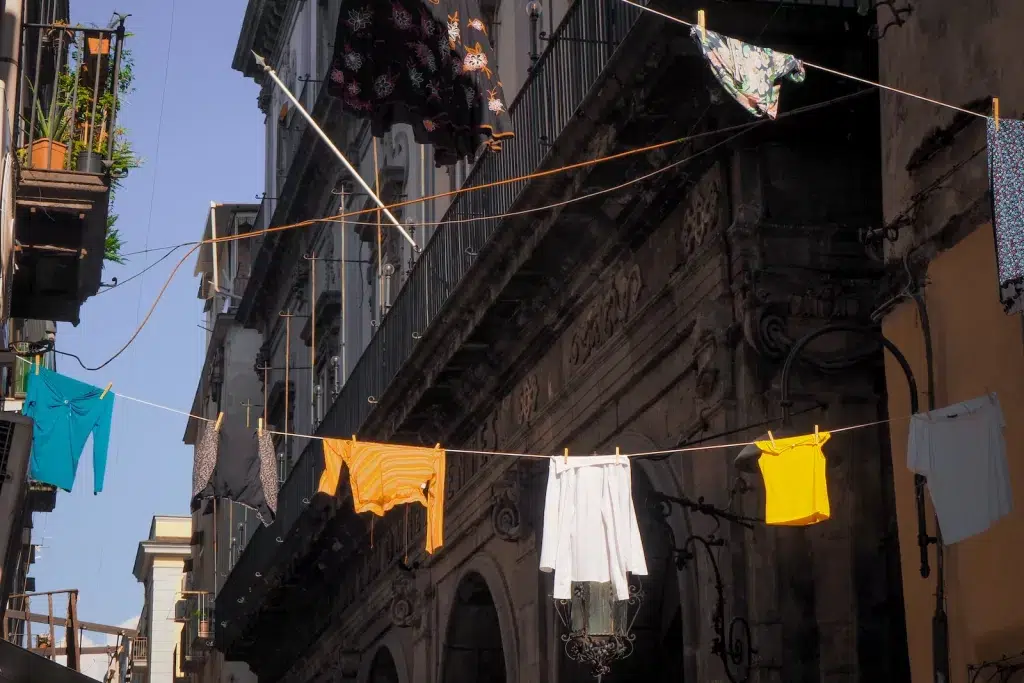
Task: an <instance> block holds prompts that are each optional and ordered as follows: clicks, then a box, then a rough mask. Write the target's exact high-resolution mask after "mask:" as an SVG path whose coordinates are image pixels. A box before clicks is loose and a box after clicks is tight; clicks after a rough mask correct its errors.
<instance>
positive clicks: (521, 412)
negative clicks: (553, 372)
mask: <svg viewBox="0 0 1024 683" xmlns="http://www.w3.org/2000/svg"><path fill="white" fill-rule="evenodd" d="M518 394H519V395H518V400H517V402H516V407H517V409H518V410H517V412H516V418H517V420H518V422H519V424H520V425H524V424H526V423H527V422H529V421H530V418H531V417H533V411H534V409H535V408H536V407H537V375H530V376H529V377H527V378H526V379H525V380H523V383H522V384H521V385H520V387H519V392H518Z"/></svg>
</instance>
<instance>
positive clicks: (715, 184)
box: [679, 164, 722, 265]
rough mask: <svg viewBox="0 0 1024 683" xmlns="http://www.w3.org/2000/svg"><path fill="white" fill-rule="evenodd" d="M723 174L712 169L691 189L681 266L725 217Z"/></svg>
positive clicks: (682, 236) (683, 227)
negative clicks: (722, 211)
mask: <svg viewBox="0 0 1024 683" xmlns="http://www.w3.org/2000/svg"><path fill="white" fill-rule="evenodd" d="M721 204H722V173H721V171H720V170H719V167H718V164H715V165H714V166H712V167H711V168H710V169H708V171H707V172H706V173H705V174H704V175H703V176H702V177H701V179H700V180H698V181H697V183H696V184H695V185H694V186H693V187H692V188H691V189H690V192H689V194H688V195H687V198H686V210H685V212H684V213H683V219H682V221H681V225H680V232H679V265H683V264H685V263H686V262H687V261H688V260H689V259H690V257H691V256H693V254H694V252H696V251H697V250H698V249H699V248H700V247H701V245H703V244H704V242H705V241H706V240H707V238H708V236H709V235H711V234H712V233H713V232H714V231H715V228H716V227H717V225H718V223H719V220H720V216H721Z"/></svg>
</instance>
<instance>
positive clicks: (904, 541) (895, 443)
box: [883, 225, 1024, 683]
mask: <svg viewBox="0 0 1024 683" xmlns="http://www.w3.org/2000/svg"><path fill="white" fill-rule="evenodd" d="M928 281H929V284H928V285H927V290H926V298H927V304H928V315H929V318H930V322H931V326H932V345H933V349H934V361H935V394H936V396H935V405H936V407H937V408H942V407H944V406H947V405H950V404H952V403H956V402H958V401H963V400H967V399H971V398H975V397H977V396H980V395H982V394H984V393H986V392H987V391H995V392H997V393H998V395H999V401H1000V403H1001V404H1002V408H1003V413H1004V416H1005V418H1006V423H1007V427H1006V431H1005V436H1006V441H1007V456H1008V458H1009V469H1010V477H1011V479H1012V484H1013V494H1014V501H1015V509H1014V512H1013V513H1012V514H1011V515H1010V516H1009V517H1007V518H1004V519H1003V520H1002V521H1000V522H998V523H997V524H996V525H995V526H993V527H992V528H991V529H990V530H989V531H988V532H987V533H985V534H982V535H980V536H976V537H974V538H970V539H967V540H965V541H962V542H961V543H958V544H956V545H954V546H951V547H948V548H947V549H946V594H947V610H948V613H949V622H950V634H949V635H950V667H951V669H950V673H951V681H952V683H967V680H968V679H967V666H968V664H972V663H973V664H977V663H980V662H982V661H985V660H991V659H996V658H998V657H1000V656H1002V655H1004V654H1012V653H1017V652H1020V651H1021V650H1022V649H1024V588H1022V575H1024V420H1022V419H1021V414H1022V410H1024V335H1022V319H1021V316H1019V315H1017V316H1007V315H1005V314H1004V313H1003V311H1002V307H1001V306H1000V304H999V299H998V290H997V287H996V260H995V249H994V246H993V233H992V227H991V225H985V226H982V227H980V228H978V229H977V230H975V231H974V232H973V233H972V234H971V235H970V236H968V237H967V238H966V239H964V240H963V241H962V242H960V243H958V244H957V245H956V246H955V247H954V248H952V249H950V250H948V251H946V252H943V253H941V254H939V255H938V256H937V257H936V258H935V259H934V260H933V261H932V263H931V266H930V268H929V271H928ZM883 331H884V333H885V335H886V336H887V337H888V338H889V339H891V340H892V341H893V342H894V343H895V344H896V345H897V346H898V347H899V348H900V349H901V350H902V351H903V352H904V353H905V354H906V355H907V358H908V360H909V361H910V364H911V367H912V368H913V370H914V375H915V378H916V379H917V384H918V387H919V392H920V401H921V408H922V409H923V410H924V409H927V405H928V403H927V401H928V397H927V395H926V393H925V392H926V391H927V381H926V378H927V375H926V366H925V356H924V341H923V339H924V338H923V335H922V332H921V325H920V321H919V319H918V314H917V310H916V306H915V305H914V303H913V302H904V303H902V304H900V305H899V307H898V308H896V309H895V310H894V311H893V312H892V313H890V314H889V315H888V316H887V317H886V318H885V320H884V322H883ZM886 384H887V388H888V392H889V414H890V416H891V417H893V418H894V420H893V422H892V423H891V425H890V434H891V438H892V457H893V465H894V467H893V470H894V481H895V486H896V505H897V517H898V523H899V542H900V552H901V556H902V570H903V590H904V601H905V608H906V616H907V634H908V641H909V648H910V662H911V671H912V674H913V682H914V683H924V682H925V681H931V680H932V673H931V671H932V663H931V662H932V647H931V619H932V615H933V613H934V609H935V598H934V594H935V547H934V546H931V547H930V549H929V557H930V561H931V562H930V563H931V567H932V575H931V577H930V578H928V579H923V578H921V575H920V572H919V566H920V562H919V553H918V545H917V516H916V511H915V503H914V485H913V474H912V473H911V472H910V471H909V470H908V469H907V466H906V462H907V436H908V429H909V421H908V420H906V419H899V418H903V417H904V416H906V415H908V413H909V406H910V403H909V396H908V392H907V384H906V381H905V379H904V377H903V373H902V371H901V370H900V369H899V366H898V365H897V364H896V362H895V361H893V360H892V359H891V358H888V357H887V358H886ZM926 501H927V504H928V520H929V522H928V524H929V526H928V528H929V533H930V534H934V533H935V522H934V512H933V511H932V509H931V501H930V498H929V497H928V496H927V495H926ZM981 680H985V678H984V677H982V679H981Z"/></svg>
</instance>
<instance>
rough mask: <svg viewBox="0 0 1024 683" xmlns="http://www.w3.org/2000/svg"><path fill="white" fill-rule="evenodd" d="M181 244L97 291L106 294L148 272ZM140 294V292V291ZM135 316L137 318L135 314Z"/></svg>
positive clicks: (181, 245) (180, 245)
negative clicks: (131, 273) (140, 268)
mask: <svg viewBox="0 0 1024 683" xmlns="http://www.w3.org/2000/svg"><path fill="white" fill-rule="evenodd" d="M183 246H185V245H183V244H179V245H177V246H174V247H171V251H169V252H167V253H166V254H164V255H163V256H161V257H160V258H158V259H157V260H156V261H153V262H152V263H150V264H149V265H148V266H146V267H145V268H143V269H142V270H140V271H139V272H137V273H135V274H134V275H132V276H131V277H129V278H126V279H124V280H116V281H115V282H114V284H112V285H110V286H108V287H107V288H106V289H104V290H103V291H101V292H99V294H106V293H107V292H109V291H110V290H112V289H117V288H118V287H123V286H124V285H126V284H128V283H129V282H131V281H132V280H134V279H135V278H137V277H142V276H143V275H145V274H146V273H147V272H149V271H150V270H152V269H153V268H156V267H157V266H158V265H159V264H160V263H161V262H162V261H164V260H165V259H167V258H168V257H169V256H170V255H171V254H173V253H174V252H175V251H176V250H178V249H180V248H181V247H183ZM140 296H141V293H140ZM136 318H137V316H136Z"/></svg>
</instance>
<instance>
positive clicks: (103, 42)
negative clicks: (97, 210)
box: [16, 19, 131, 173]
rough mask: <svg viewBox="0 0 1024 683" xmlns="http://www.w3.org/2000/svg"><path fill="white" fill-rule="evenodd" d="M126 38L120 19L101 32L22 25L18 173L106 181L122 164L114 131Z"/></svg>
mask: <svg viewBox="0 0 1024 683" xmlns="http://www.w3.org/2000/svg"><path fill="white" fill-rule="evenodd" d="M124 38H125V30H124V20H123V19H122V20H121V21H120V22H119V23H118V25H117V26H116V27H115V28H107V29H101V28H82V27H77V26H68V25H66V24H61V23H56V24H33V23H26V24H25V25H24V33H23V36H22V49H21V64H22V67H23V69H24V74H23V76H22V79H21V84H20V87H19V90H18V102H19V105H18V110H19V113H20V122H19V125H18V128H17V136H16V146H17V148H18V158H19V162H20V163H21V166H22V168H32V169H42V170H65V171H79V172H85V173H104V172H106V171H108V170H110V169H114V170H115V171H116V170H117V169H118V168H119V167H123V166H125V164H126V163H128V161H129V160H128V158H127V156H130V154H131V152H130V151H129V149H128V148H127V146H126V143H125V141H124V140H123V139H122V136H121V135H120V131H119V129H118V127H117V115H118V110H119V109H120V95H121V94H122V93H121V90H122V89H123V88H122V84H123V83H124V82H125V81H123V80H122V69H123V68H124V64H123V62H122V55H123V47H124ZM121 157H126V158H124V159H121ZM119 161H121V162H123V163H121V164H119V163H118V162H119Z"/></svg>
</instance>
